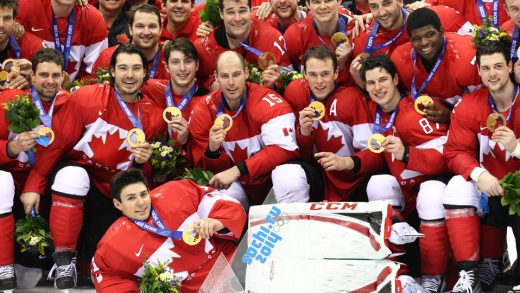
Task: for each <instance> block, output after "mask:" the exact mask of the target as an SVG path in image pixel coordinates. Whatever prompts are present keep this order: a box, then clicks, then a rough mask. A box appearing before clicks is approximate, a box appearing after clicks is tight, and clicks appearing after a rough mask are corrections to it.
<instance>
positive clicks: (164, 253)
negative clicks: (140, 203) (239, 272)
mask: <svg viewBox="0 0 520 293" xmlns="http://www.w3.org/2000/svg"><path fill="white" fill-rule="evenodd" d="M151 199H152V207H153V208H154V209H155V210H156V212H157V214H158V215H159V217H160V218H161V220H162V221H163V223H164V225H165V226H166V227H168V228H169V229H172V230H178V231H183V230H184V229H185V228H187V227H188V226H191V225H193V222H194V221H197V220H200V219H204V218H211V219H216V220H219V221H220V222H222V224H224V226H225V227H226V228H227V229H228V230H229V232H227V233H225V234H220V233H217V234H215V235H214V236H213V237H211V238H210V239H202V241H201V242H200V243H199V244H197V245H195V246H189V245H188V244H186V243H184V242H183V240H182V239H172V238H166V237H163V236H159V235H156V234H153V233H151V232H147V231H145V230H142V229H141V228H139V227H138V226H137V225H136V224H134V223H133V222H132V221H131V220H129V219H128V218H127V217H121V218H119V219H118V220H117V221H116V222H114V224H112V226H111V227H110V229H109V230H108V231H107V232H106V234H105V236H103V238H102V239H101V241H100V242H99V244H98V247H97V251H96V254H95V255H94V258H93V260H92V266H91V273H92V276H93V280H94V285H95V286H96V292H101V293H102V292H140V290H139V283H138V278H140V277H142V276H143V273H144V266H143V259H147V260H148V261H150V263H151V265H157V264H158V262H159V261H160V262H161V263H165V262H167V261H171V262H170V263H169V265H168V266H169V267H170V268H172V269H173V271H174V272H175V277H176V278H178V279H179V280H181V286H182V287H181V288H182V292H197V291H198V290H199V288H200V287H201V285H202V284H203V282H204V280H205V279H206V276H207V275H208V273H209V272H210V270H211V269H212V267H213V265H214V264H215V262H216V261H217V259H218V257H219V256H220V254H221V253H223V254H224V256H225V257H226V258H227V260H228V261H231V258H232V256H233V254H234V252H235V249H236V243H235V242H236V241H238V240H239V239H240V235H241V234H242V230H243V229H244V226H245V223H246V213H245V212H244V209H243V208H242V206H241V205H240V203H238V202H237V201H235V200H233V199H231V198H229V197H227V196H225V195H222V194H220V193H218V192H215V191H211V190H209V189H208V188H207V187H203V186H198V185H196V184H195V183H193V182H191V181H188V180H182V181H170V182H168V183H166V184H165V185H162V186H160V187H158V188H157V189H154V190H153V191H152V192H151ZM147 222H148V223H149V224H151V225H153V221H152V220H151V217H150V218H149V219H148V220H147ZM121 243H125V245H123V246H121Z"/></svg>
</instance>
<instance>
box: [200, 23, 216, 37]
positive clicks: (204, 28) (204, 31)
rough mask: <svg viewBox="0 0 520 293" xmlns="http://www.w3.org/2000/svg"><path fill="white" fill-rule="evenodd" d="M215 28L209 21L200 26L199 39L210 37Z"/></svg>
mask: <svg viewBox="0 0 520 293" xmlns="http://www.w3.org/2000/svg"><path fill="white" fill-rule="evenodd" d="M213 28H214V27H213V24H212V23H211V22H209V21H206V22H203V23H201V24H200V25H199V27H198V28H197V32H196V35H197V38H204V37H206V36H208V35H209V34H211V32H212V31H213Z"/></svg>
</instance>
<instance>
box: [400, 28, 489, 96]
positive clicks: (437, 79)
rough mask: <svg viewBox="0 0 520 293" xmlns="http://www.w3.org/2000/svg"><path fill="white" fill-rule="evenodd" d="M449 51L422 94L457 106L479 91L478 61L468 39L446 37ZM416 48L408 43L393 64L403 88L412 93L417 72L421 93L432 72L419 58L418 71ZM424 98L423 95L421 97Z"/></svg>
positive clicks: (417, 82)
mask: <svg viewBox="0 0 520 293" xmlns="http://www.w3.org/2000/svg"><path fill="white" fill-rule="evenodd" d="M445 36H446V51H445V54H444V57H443V59H442V62H441V65H440V66H439V69H438V70H437V73H435V75H434V76H433V78H432V79H431V81H430V83H428V85H427V86H426V88H425V89H424V91H422V94H426V95H429V96H431V97H435V98H438V99H440V100H444V101H446V102H448V103H450V104H452V105H453V104H455V103H456V102H457V101H458V100H459V99H460V97H461V96H462V95H463V94H464V93H467V92H471V91H473V90H475V89H476V88H477V87H478V86H480V84H481V80H480V76H479V75H478V70H477V60H476V58H475V54H476V51H475V47H473V44H472V43H471V38H469V37H468V36H460V35H458V34H454V33H446V34H445ZM412 50H413V48H412V45H411V44H410V43H406V44H404V45H401V46H399V47H398V48H397V49H396V50H395V51H394V52H393V53H392V56H391V58H392V61H393V62H394V64H395V67H396V69H397V72H398V74H399V78H400V82H401V84H402V85H403V86H404V87H405V88H406V90H407V91H410V88H411V84H412V77H413V74H414V72H415V87H416V89H417V90H418V89H419V88H420V86H421V85H422V83H423V82H424V80H425V79H426V77H427V76H428V74H429V72H426V70H425V69H424V65H423V64H422V60H421V57H420V56H419V54H417V62H416V65H415V68H414V65H413V62H412ZM420 94H421V93H420Z"/></svg>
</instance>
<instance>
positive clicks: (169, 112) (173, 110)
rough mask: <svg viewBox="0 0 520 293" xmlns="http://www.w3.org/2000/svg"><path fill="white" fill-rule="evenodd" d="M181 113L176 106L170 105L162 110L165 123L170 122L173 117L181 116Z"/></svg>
mask: <svg viewBox="0 0 520 293" xmlns="http://www.w3.org/2000/svg"><path fill="white" fill-rule="evenodd" d="M181 116H182V113H181V110H180V109H179V108H177V107H174V106H171V107H167V108H166V109H164V111H163V119H164V121H166V123H170V122H172V120H173V118H176V117H181Z"/></svg>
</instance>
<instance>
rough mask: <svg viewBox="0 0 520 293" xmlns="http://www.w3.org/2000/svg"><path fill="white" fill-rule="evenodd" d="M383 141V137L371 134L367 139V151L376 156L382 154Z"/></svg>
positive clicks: (378, 134)
mask: <svg viewBox="0 0 520 293" xmlns="http://www.w3.org/2000/svg"><path fill="white" fill-rule="evenodd" d="M383 140H385V136H384V135H382V134H380V133H376V134H372V135H371V136H370V137H369V138H368V149H369V150H370V151H371V152H373V153H376V154H378V153H381V152H383V151H384V150H385V148H384V147H383Z"/></svg>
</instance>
